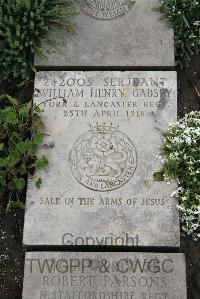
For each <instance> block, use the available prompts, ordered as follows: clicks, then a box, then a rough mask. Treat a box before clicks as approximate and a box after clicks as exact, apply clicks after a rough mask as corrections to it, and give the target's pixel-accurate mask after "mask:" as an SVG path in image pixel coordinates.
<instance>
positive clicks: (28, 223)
mask: <svg viewBox="0 0 200 299" xmlns="http://www.w3.org/2000/svg"><path fill="white" fill-rule="evenodd" d="M176 85H177V82H176V72H173V71H170V72H162V71H154V72H152V71H127V72H120V71H115V72H109V71H105V72H97V71H96V72H95V71H94V72H80V71H75V72H73V71H70V72H66V71H62V72H60V71H57V72H56V71H55V72H38V73H37V74H36V78H35V94H34V103H35V104H36V105H39V107H40V108H42V109H43V110H44V112H43V113H42V118H43V120H44V123H45V125H46V132H45V133H46V137H45V140H44V143H43V145H42V147H41V149H40V151H39V153H38V154H39V155H40V156H42V155H45V156H46V157H47V159H48V161H49V165H48V167H47V168H46V169H44V170H40V171H38V172H37V173H36V175H34V177H30V178H29V181H28V189H27V210H26V214H25V226H24V239H23V243H24V245H25V246H53V245H54V246H63V245H69V246H70V245H91V246H95V245H96V246H98V245H100V246H104V245H105V246H109V245H113V246H117V245H119V246H121V245H123V246H142V247H148V246H150V247H179V238H180V236H179V217H178V211H177V209H176V205H177V202H176V199H174V198H171V193H172V191H173V190H174V189H175V188H176V185H175V184H174V183H170V184H167V183H166V181H158V180H156V175H155V174H156V173H157V172H158V171H159V170H160V168H161V162H160V160H159V159H158V157H156V155H157V153H158V151H159V148H158V147H159V146H160V145H161V143H162V138H163V132H164V131H165V130H166V129H167V127H168V125H169V124H170V123H172V122H174V121H176V115H177V112H176V104H177V100H176V96H177V95H176V93H177V92H176ZM38 177H41V178H42V181H43V186H42V187H41V188H40V189H37V188H36V186H35V183H36V180H37V178H38Z"/></svg>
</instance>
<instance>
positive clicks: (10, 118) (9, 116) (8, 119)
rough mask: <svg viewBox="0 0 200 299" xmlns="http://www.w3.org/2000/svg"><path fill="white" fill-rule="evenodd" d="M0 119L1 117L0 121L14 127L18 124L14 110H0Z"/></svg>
mask: <svg viewBox="0 0 200 299" xmlns="http://www.w3.org/2000/svg"><path fill="white" fill-rule="evenodd" d="M1 117H2V120H1V121H4V122H5V123H7V124H12V125H15V124H17V122H18V119H17V114H16V112H15V110H14V109H11V108H7V109H4V110H2V113H1Z"/></svg>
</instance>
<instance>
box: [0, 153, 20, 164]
mask: <svg viewBox="0 0 200 299" xmlns="http://www.w3.org/2000/svg"><path fill="white" fill-rule="evenodd" d="M19 160H20V157H19V155H17V154H14V153H11V154H9V155H8V156H7V157H6V158H5V159H4V161H2V162H3V165H4V166H5V167H13V166H15V165H16V164H17V163H18V162H19Z"/></svg>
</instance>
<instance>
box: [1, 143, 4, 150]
mask: <svg viewBox="0 0 200 299" xmlns="http://www.w3.org/2000/svg"><path fill="white" fill-rule="evenodd" d="M3 147H4V145H3V143H0V151H2V150H3Z"/></svg>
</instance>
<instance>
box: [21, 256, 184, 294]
mask: <svg viewBox="0 0 200 299" xmlns="http://www.w3.org/2000/svg"><path fill="white" fill-rule="evenodd" d="M186 298H187V295H186V274H185V259H184V255H183V254H174V253H137V252H129V253H127V252H123V253H122V252H121V253H119V252H114V253H113V252H112V253H111V252H110V253H108V252H82V253H80V252H29V253H26V260H25V276H24V289H23V299H186Z"/></svg>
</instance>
